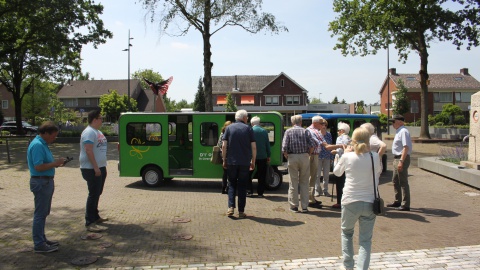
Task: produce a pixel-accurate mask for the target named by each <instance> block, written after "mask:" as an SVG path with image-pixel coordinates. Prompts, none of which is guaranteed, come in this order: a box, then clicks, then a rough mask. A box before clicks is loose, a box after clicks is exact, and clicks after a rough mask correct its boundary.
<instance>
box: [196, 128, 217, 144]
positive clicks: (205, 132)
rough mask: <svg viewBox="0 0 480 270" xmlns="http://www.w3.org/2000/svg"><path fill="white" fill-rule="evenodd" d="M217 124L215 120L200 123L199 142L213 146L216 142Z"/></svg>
mask: <svg viewBox="0 0 480 270" xmlns="http://www.w3.org/2000/svg"><path fill="white" fill-rule="evenodd" d="M218 135H219V134H218V125H217V123H215V122H203V123H201V124H200V143H201V144H202V145H204V146H214V145H217V143H218Z"/></svg>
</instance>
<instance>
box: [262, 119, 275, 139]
mask: <svg viewBox="0 0 480 270" xmlns="http://www.w3.org/2000/svg"><path fill="white" fill-rule="evenodd" d="M260 126H261V127H262V128H264V129H265V130H266V131H267V133H268V141H269V142H270V143H274V142H275V125H274V124H273V123H270V122H266V123H263V122H260Z"/></svg>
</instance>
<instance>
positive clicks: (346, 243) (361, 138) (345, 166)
mask: <svg viewBox="0 0 480 270" xmlns="http://www.w3.org/2000/svg"><path fill="white" fill-rule="evenodd" d="M369 138H370V133H369V132H368V130H367V129H365V128H362V127H360V128H357V129H355V130H354V131H353V135H352V142H351V145H350V146H348V147H347V148H346V149H345V152H346V153H345V154H343V156H342V157H341V158H340V160H339V161H338V163H337V164H336V166H335V168H334V169H333V173H334V174H335V175H337V176H341V175H342V174H343V173H345V187H344V188H343V196H342V202H341V208H342V224H341V229H342V237H341V240H342V253H343V265H344V267H345V268H346V269H353V268H354V265H355V261H354V260H353V256H354V250H353V234H354V229H355V223H356V222H357V221H358V222H359V231H360V234H359V246H360V247H359V252H358V261H357V266H356V269H368V267H369V264H370V254H371V247H372V236H373V227H374V225H375V218H376V215H375V214H374V212H373V201H374V200H375V197H376V196H378V194H377V195H376V194H374V189H373V188H372V179H374V180H375V185H377V186H378V179H379V176H380V173H381V172H382V168H381V166H380V159H379V156H378V153H371V152H370V145H369ZM372 163H373V167H372ZM365 168H373V169H365Z"/></svg>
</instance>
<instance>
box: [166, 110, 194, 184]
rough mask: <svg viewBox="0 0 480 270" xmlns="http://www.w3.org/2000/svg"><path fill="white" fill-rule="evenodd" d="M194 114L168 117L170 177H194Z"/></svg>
mask: <svg viewBox="0 0 480 270" xmlns="http://www.w3.org/2000/svg"><path fill="white" fill-rule="evenodd" d="M192 116H193V115H192V114H173V115H169V116H168V161H169V162H168V164H169V165H168V169H169V174H170V176H180V175H183V176H191V175H193V155H192V149H193V143H192Z"/></svg>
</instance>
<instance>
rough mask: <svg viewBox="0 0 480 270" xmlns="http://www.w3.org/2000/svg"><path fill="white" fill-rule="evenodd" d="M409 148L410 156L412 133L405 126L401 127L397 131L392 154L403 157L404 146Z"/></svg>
mask: <svg viewBox="0 0 480 270" xmlns="http://www.w3.org/2000/svg"><path fill="white" fill-rule="evenodd" d="M405 145H406V146H408V153H407V154H408V155H410V154H411V153H412V139H411V138H410V132H409V131H408V129H407V128H406V127H405V126H401V127H399V128H398V129H397V131H396V133H395V137H394V138H393V143H392V154H394V155H396V156H397V155H401V154H402V151H403V146H405Z"/></svg>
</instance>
